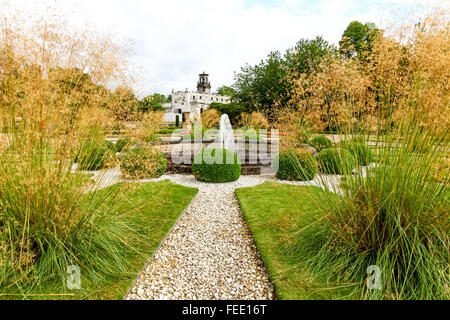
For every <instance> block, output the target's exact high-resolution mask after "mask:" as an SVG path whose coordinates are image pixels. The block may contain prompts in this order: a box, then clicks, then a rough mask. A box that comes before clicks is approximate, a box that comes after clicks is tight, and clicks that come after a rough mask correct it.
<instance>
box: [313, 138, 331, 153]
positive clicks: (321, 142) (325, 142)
mask: <svg viewBox="0 0 450 320" xmlns="http://www.w3.org/2000/svg"><path fill="white" fill-rule="evenodd" d="M311 146H312V147H313V148H314V149H316V151H317V152H321V151H323V150H325V149H329V148H332V147H333V142H332V141H331V140H330V139H328V138H327V137H325V136H318V137H315V138H314V139H312V140H311Z"/></svg>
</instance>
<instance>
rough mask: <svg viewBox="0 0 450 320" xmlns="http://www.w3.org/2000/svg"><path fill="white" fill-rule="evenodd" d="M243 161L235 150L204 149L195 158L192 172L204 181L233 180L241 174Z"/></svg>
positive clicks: (222, 181)
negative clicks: (241, 161) (240, 160)
mask: <svg viewBox="0 0 450 320" xmlns="http://www.w3.org/2000/svg"><path fill="white" fill-rule="evenodd" d="M241 171H242V167H241V163H240V162H239V158H238V156H237V154H236V153H235V152H232V151H229V150H226V149H204V150H203V151H201V152H199V153H198V154H197V155H196V156H195V158H194V164H193V165H192V173H193V174H194V176H195V178H196V179H197V180H199V181H203V182H212V183H225V182H233V181H236V180H238V179H239V177H240V176H241Z"/></svg>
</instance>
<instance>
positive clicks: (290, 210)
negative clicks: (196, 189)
mask: <svg viewBox="0 0 450 320" xmlns="http://www.w3.org/2000/svg"><path fill="white" fill-rule="evenodd" d="M319 192H324V191H323V190H322V189H319V188H317V187H302V186H292V185H283V184H278V183H273V182H266V183H264V184H262V185H259V186H256V187H251V188H243V189H237V190H236V195H237V197H238V199H239V202H240V204H241V208H242V211H243V213H244V216H245V218H246V220H247V223H248V225H249V227H250V230H251V231H252V233H253V236H254V239H255V242H256V245H257V246H258V249H259V251H260V252H261V255H262V257H263V260H264V262H265V263H266V265H267V267H268V269H269V272H270V275H271V277H272V280H273V282H274V285H275V288H276V291H277V295H278V298H279V299H282V300H303V299H338V298H341V297H344V295H345V292H344V291H343V290H342V289H338V290H335V289H333V287H335V285H334V284H328V283H326V281H320V280H319V279H313V278H312V277H311V275H310V273H309V272H308V270H307V268H305V267H304V265H302V263H301V262H300V261H299V260H298V257H297V258H296V257H295V253H293V252H292V250H291V249H290V248H292V246H291V244H292V243H291V238H290V237H289V236H290V235H294V234H295V233H296V232H298V231H299V230H300V229H301V227H300V226H301V225H302V218H303V217H305V215H314V214H315V212H316V210H317V209H316V207H315V205H314V202H315V200H314V198H315V195H317V194H318V193H319ZM292 238H295V237H292ZM347 298H348V297H347Z"/></svg>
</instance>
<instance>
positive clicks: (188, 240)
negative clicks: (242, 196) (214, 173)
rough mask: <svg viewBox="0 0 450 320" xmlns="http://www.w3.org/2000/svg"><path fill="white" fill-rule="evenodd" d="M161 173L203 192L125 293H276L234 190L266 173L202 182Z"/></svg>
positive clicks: (240, 296) (236, 296)
mask: <svg viewBox="0 0 450 320" xmlns="http://www.w3.org/2000/svg"><path fill="white" fill-rule="evenodd" d="M161 179H162V180H164V179H170V180H171V181H173V182H174V183H177V184H180V185H184V186H188V187H195V188H198V189H199V193H198V194H197V196H196V197H195V198H194V199H193V201H192V203H191V204H190V205H189V206H188V208H187V209H186V212H185V214H184V215H183V217H182V218H181V219H180V220H179V221H178V223H177V224H176V225H175V227H174V228H173V229H172V231H171V232H170V233H169V235H168V236H167V238H166V240H165V241H164V243H163V244H162V245H161V247H160V248H159V249H158V250H157V252H156V253H155V254H154V256H153V258H152V259H151V261H150V262H149V264H148V265H147V266H146V268H145V269H144V270H143V272H142V274H141V275H140V276H139V277H138V279H137V280H136V283H135V284H134V286H133V288H131V290H130V291H129V293H128V295H127V297H126V299H128V300H148V299H156V300H161V299H170V300H176V299H180V300H184V299H187V300H190V299H200V300H267V299H275V292H274V287H273V285H272V283H271V281H270V277H269V275H268V273H267V270H266V267H265V265H264V263H263V262H262V260H261V256H260V254H259V252H258V250H257V248H256V246H255V244H254V241H253V238H252V236H251V234H250V231H249V229H248V227H247V224H246V222H245V219H244V217H243V216H242V213H241V210H240V207H239V204H238V201H237V199H236V196H235V193H234V191H235V189H236V188H238V187H250V186H255V185H258V184H261V183H263V182H264V181H266V177H261V176H257V177H256V176H251V177H249V176H247V177H241V179H239V181H237V182H233V183H225V184H207V183H202V182H198V181H196V180H195V178H194V177H193V176H185V175H171V176H165V177H163V178H161ZM161 179H159V180H161ZM140 288H144V290H143V292H142V291H141V290H139V289H140Z"/></svg>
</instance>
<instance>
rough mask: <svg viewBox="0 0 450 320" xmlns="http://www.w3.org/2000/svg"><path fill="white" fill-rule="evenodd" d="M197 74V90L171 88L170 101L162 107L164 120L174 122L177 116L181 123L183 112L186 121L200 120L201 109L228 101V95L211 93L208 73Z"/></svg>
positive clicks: (229, 99)
mask: <svg viewBox="0 0 450 320" xmlns="http://www.w3.org/2000/svg"><path fill="white" fill-rule="evenodd" d="M199 76H200V78H199V81H198V83H197V92H190V91H189V90H188V89H186V90H185V91H175V90H172V102H171V103H166V104H164V108H166V114H165V121H167V122H170V123H175V122H176V118H177V116H178V118H179V121H180V123H181V122H182V119H183V114H184V117H185V119H186V121H187V120H189V119H190V120H191V121H195V120H200V118H201V115H202V113H203V111H205V110H206V109H208V108H209V106H210V105H211V103H213V102H218V103H225V104H228V103H230V101H231V98H230V97H226V96H221V95H219V94H215V93H211V83H210V82H209V79H208V77H209V75H208V74H206V73H204V72H203V73H202V74H200V75H199Z"/></svg>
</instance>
